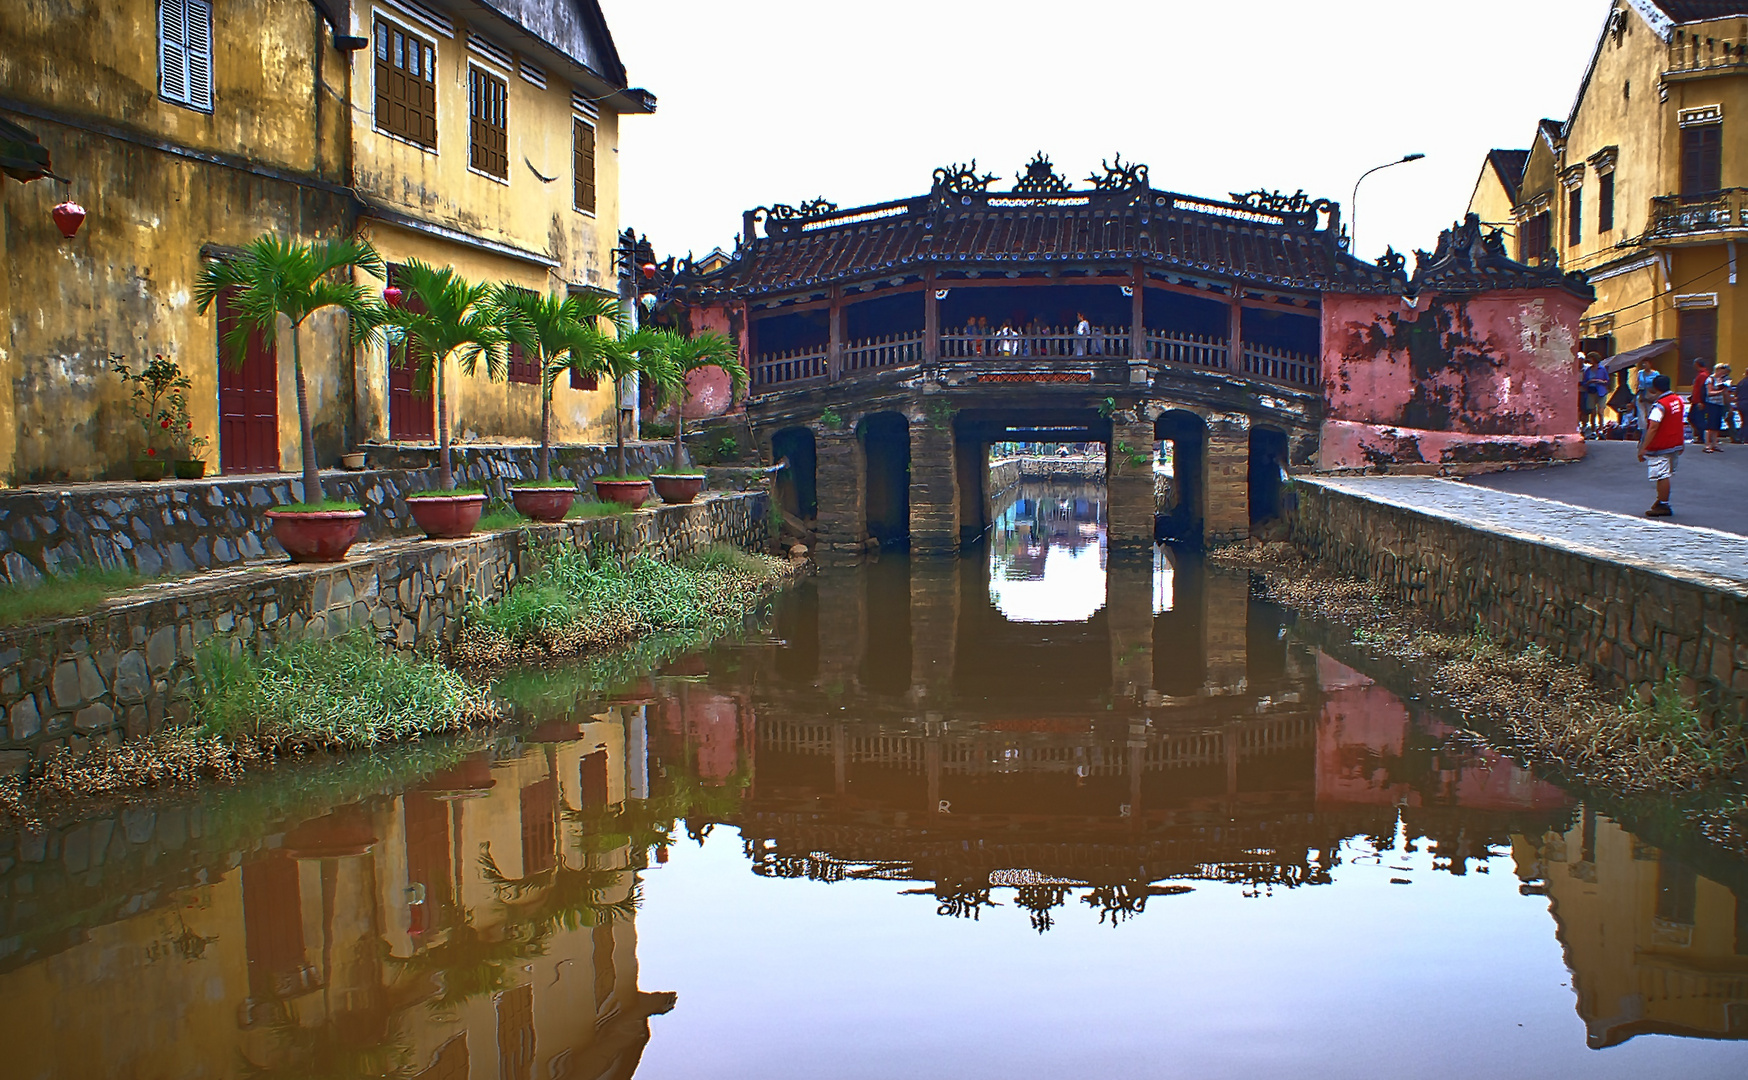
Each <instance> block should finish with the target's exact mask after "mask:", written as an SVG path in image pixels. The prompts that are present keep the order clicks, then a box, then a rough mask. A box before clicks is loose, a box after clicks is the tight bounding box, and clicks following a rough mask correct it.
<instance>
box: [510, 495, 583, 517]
mask: <svg viewBox="0 0 1748 1080" xmlns="http://www.w3.org/2000/svg"><path fill="white" fill-rule="evenodd" d="M510 501H511V502H513V503H515V504H516V512H517V513H518V514H521V515H522V516H523V517H526V518H533V519H534V520H535V521H545V522H553V521H563V520H564V516H565V515H566V514H568V513H570V512H571V503H573V502H576V501H577V489H576V488H568V487H564V488H561V487H513V488H511V489H510Z"/></svg>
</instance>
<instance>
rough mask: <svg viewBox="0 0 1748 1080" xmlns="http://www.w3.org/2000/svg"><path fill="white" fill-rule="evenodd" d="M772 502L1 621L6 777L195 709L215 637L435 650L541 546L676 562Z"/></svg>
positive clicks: (762, 535)
mask: <svg viewBox="0 0 1748 1080" xmlns="http://www.w3.org/2000/svg"><path fill="white" fill-rule="evenodd" d="M769 511H770V496H769V494H768V493H766V492H764V491H756V492H745V493H735V494H722V495H718V496H713V497H708V498H705V499H703V500H701V501H699V502H697V503H694V504H692V505H689V506H662V507H657V508H654V509H650V510H644V511H640V512H638V513H636V514H625V515H618V516H612V517H602V518H589V519H585V520H580V521H569V522H564V523H562V524H558V525H544V526H530V527H528V528H526V529H520V530H510V531H505V532H498V533H490V534H484V535H479V536H474V537H469V538H468V539H465V540H450V541H430V540H406V539H396V540H389V541H382V542H378V543H375V544H369V545H365V546H362V547H360V548H357V549H354V554H353V557H352V558H351V559H349V560H348V561H347V562H344V563H337V564H332V565H304V566H293V565H291V564H289V563H275V564H271V565H260V566H253V567H238V568H234V569H229V570H216V571H211V572H208V573H205V574H200V575H198V576H196V577H195V578H193V579H190V580H185V581H177V582H168V583H164V584H159V585H151V586H147V587H145V588H143V589H139V590H135V591H134V592H132V593H129V594H128V595H127V596H125V597H118V598H116V599H114V600H111V601H109V602H108V603H106V604H105V605H104V606H103V607H102V608H100V609H99V610H97V611H95V612H92V613H91V614H88V615H82V616H77V617H74V618H68V619H60V620H57V621H55V622H50V623H44V624H38V625H35V626H27V627H15V628H12V629H7V630H0V706H3V707H4V714H3V715H4V721H5V730H4V731H3V732H0V772H12V771H16V770H18V769H21V768H24V767H26V766H27V765H28V763H29V761H30V758H31V757H32V756H33V755H37V756H42V755H47V754H50V753H53V752H54V751H56V750H58V749H59V748H61V747H62V746H71V747H73V748H74V749H75V750H78V749H81V748H82V747H83V746H84V745H85V742H86V741H87V740H90V739H105V740H109V741H119V740H120V739H122V738H123V737H128V736H136V735H142V734H146V733H148V732H152V731H156V730H158V729H159V728H160V727H161V726H162V725H163V724H164V723H165V720H166V718H184V717H186V715H187V713H188V709H189V703H190V693H191V690H192V682H193V675H194V660H195V657H196V654H197V653H198V652H199V651H200V650H201V649H202V648H203V647H205V646H206V645H208V643H209V642H211V641H213V640H214V639H215V638H224V637H229V638H232V639H234V640H236V641H238V642H241V643H242V644H244V645H247V646H250V647H254V648H264V647H267V646H271V645H273V644H276V643H279V642H284V641H289V640H293V639H296V638H298V637H301V636H306V635H318V636H321V635H326V636H333V635H336V634H340V633H344V632H345V631H347V630H350V629H351V628H353V627H357V626H369V627H371V628H372V630H373V632H374V633H375V634H376V635H377V637H379V638H380V639H381V640H383V641H384V642H385V643H387V644H391V645H394V646H396V647H399V648H408V649H419V650H432V649H436V648H438V647H440V646H441V645H443V644H446V643H447V642H448V641H450V640H452V637H453V634H454V632H455V630H456V628H457V623H456V620H457V618H458V617H459V616H460V614H461V612H462V610H463V609H464V608H465V607H466V606H467V605H468V604H470V603H475V602H484V601H489V600H492V599H495V598H497V597H500V596H502V595H503V594H504V593H505V592H506V591H508V589H509V587H510V586H511V585H513V584H514V583H515V582H516V581H517V580H518V579H519V577H520V575H521V573H522V571H523V568H524V566H525V558H524V557H525V555H526V554H527V551H528V547H529V545H530V544H535V543H542V542H553V541H561V542H562V541H568V542H570V543H573V544H576V545H578V546H582V547H588V548H591V549H593V550H597V551H610V552H614V553H616V554H619V555H620V556H629V555H633V554H651V555H659V556H662V557H668V558H672V557H676V556H680V555H684V554H687V553H690V552H693V551H696V550H698V549H700V548H703V547H707V546H709V545H711V544H717V543H726V544H733V545H735V546H737V547H743V548H750V549H761V548H763V547H764V546H765V544H766V543H767V542H768V539H769V526H768V514H769Z"/></svg>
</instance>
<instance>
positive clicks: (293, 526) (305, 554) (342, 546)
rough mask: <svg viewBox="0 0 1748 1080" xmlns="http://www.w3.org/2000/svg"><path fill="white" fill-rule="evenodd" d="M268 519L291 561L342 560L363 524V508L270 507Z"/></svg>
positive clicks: (274, 536) (275, 536)
mask: <svg viewBox="0 0 1748 1080" xmlns="http://www.w3.org/2000/svg"><path fill="white" fill-rule="evenodd" d="M267 520H268V521H271V522H272V523H273V539H275V540H277V541H279V546H280V547H282V548H284V549H285V553H286V554H287V555H290V556H291V561H292V562H299V563H303V562H339V561H340V560H341V559H344V558H345V557H346V549H347V548H350V547H351V546H352V544H353V543H354V542H355V541H356V540H357V539H358V530H359V529H361V528H363V527H364V511H362V510H317V511H308V512H304V513H299V512H297V511H292V510H269V511H267Z"/></svg>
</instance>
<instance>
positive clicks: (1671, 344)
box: [1602, 338, 1676, 375]
mask: <svg viewBox="0 0 1748 1080" xmlns="http://www.w3.org/2000/svg"><path fill="white" fill-rule="evenodd" d="M1675 345H1676V342H1675V339H1674V338H1660V339H1658V340H1656V341H1653V342H1651V344H1649V345H1641V346H1639V347H1638V348H1636V349H1633V350H1631V351H1628V352H1624V353H1616V354H1615V355H1614V356H1611V357H1609V358H1608V359H1607V360H1605V361H1603V364H1602V366H1603V367H1605V368H1607V369H1608V373H1609V374H1610V375H1613V374H1614V373H1615V372H1617V371H1625V370H1626V369H1627V368H1630V367H1632V366H1633V365H1634V364H1636V363H1638V362H1639V361H1640V360H1647V359H1649V360H1655V359H1657V358H1658V357H1660V356H1662V355H1663V354H1664V353H1666V352H1674V351H1675Z"/></svg>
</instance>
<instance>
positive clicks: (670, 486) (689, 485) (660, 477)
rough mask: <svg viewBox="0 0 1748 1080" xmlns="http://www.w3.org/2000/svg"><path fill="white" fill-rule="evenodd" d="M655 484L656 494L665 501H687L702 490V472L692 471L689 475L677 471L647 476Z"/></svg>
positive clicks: (694, 497)
mask: <svg viewBox="0 0 1748 1080" xmlns="http://www.w3.org/2000/svg"><path fill="white" fill-rule="evenodd" d="M649 482H650V483H652V484H654V485H655V489H656V494H657V495H660V496H661V497H662V502H665V503H689V502H691V501H692V500H693V499H696V498H697V497H698V493H699V492H700V491H703V490H704V474H703V473H694V474H692V475H690V476H686V475H681V474H677V473H656V474H655V475H654V476H652V477H650V478H649Z"/></svg>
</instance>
